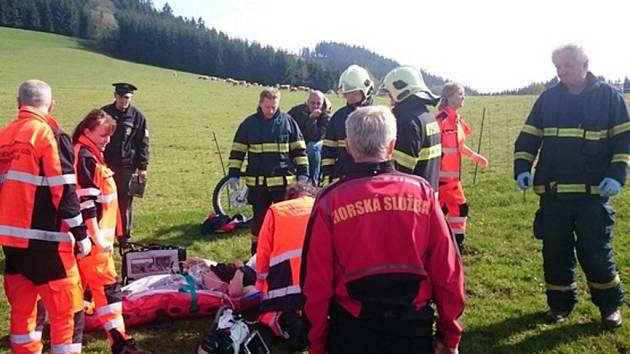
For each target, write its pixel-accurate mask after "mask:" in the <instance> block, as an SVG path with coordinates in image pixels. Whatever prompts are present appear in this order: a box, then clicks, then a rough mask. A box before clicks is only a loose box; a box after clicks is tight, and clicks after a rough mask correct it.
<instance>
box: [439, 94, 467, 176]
mask: <svg viewBox="0 0 630 354" xmlns="http://www.w3.org/2000/svg"><path fill="white" fill-rule="evenodd" d="M435 118H436V120H437V122H438V124H439V125H440V132H441V138H442V161H441V163H440V182H449V181H453V180H456V181H459V180H460V178H461V171H462V166H461V161H462V152H461V150H460V147H461V146H463V145H464V144H465V143H466V136H468V135H471V134H472V131H471V130H470V128H469V127H468V124H466V122H465V121H464V119H463V118H462V117H461V116H460V115H459V114H457V112H456V111H455V110H454V109H452V108H451V107H448V106H447V107H444V108H442V109H441V110H440V111H439V112H438V114H437V115H436V117H435Z"/></svg>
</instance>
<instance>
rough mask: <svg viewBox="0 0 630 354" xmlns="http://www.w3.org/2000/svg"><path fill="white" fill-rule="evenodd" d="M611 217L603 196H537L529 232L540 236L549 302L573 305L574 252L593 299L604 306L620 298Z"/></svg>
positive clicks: (552, 305)
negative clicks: (562, 197) (579, 197)
mask: <svg viewBox="0 0 630 354" xmlns="http://www.w3.org/2000/svg"><path fill="white" fill-rule="evenodd" d="M614 223H615V210H614V209H613V208H612V206H611V205H610V203H609V202H608V199H607V198H594V197H587V198H581V199H560V198H557V197H555V196H542V197H541V198H540V209H538V211H537V212H536V218H535V220H534V235H535V236H536V237H537V238H539V239H542V241H543V262H544V265H543V267H544V271H545V283H546V288H547V304H548V305H549V307H550V308H552V309H556V310H572V309H573V306H574V305H575V303H576V302H577V294H578V292H577V282H576V275H575V268H576V255H577V260H578V261H579V262H580V265H581V266H582V270H583V271H584V274H585V275H586V279H587V281H588V286H589V290H590V292H591V299H592V301H593V303H594V304H595V305H597V306H598V307H599V308H603V309H610V308H614V307H617V306H620V305H621V304H623V302H624V292H623V289H622V287H621V282H620V280H619V276H618V275H617V269H616V267H615V261H614V259H613V249H612V236H613V225H614Z"/></svg>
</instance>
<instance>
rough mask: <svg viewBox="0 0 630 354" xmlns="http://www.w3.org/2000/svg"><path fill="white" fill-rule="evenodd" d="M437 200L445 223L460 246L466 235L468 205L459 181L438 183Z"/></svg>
mask: <svg viewBox="0 0 630 354" xmlns="http://www.w3.org/2000/svg"><path fill="white" fill-rule="evenodd" d="M439 192H440V193H439V195H438V200H439V202H440V207H441V208H442V211H443V212H444V215H445V216H446V222H447V223H448V225H449V226H450V227H451V231H452V232H453V235H454V236H455V239H456V240H457V243H459V244H461V243H462V242H463V241H464V237H465V234H466V220H467V219H468V203H467V201H466V196H465V195H464V189H463V188H462V183H461V182H460V181H448V182H440V187H439Z"/></svg>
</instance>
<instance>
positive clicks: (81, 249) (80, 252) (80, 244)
mask: <svg viewBox="0 0 630 354" xmlns="http://www.w3.org/2000/svg"><path fill="white" fill-rule="evenodd" d="M76 247H77V258H83V257H86V256H87V255H88V254H90V251H91V250H92V241H90V238H89V237H86V238H84V239H83V240H81V241H77V243H76Z"/></svg>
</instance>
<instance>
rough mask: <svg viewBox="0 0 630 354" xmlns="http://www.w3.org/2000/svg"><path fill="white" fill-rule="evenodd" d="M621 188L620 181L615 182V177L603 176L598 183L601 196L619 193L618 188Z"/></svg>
mask: <svg viewBox="0 0 630 354" xmlns="http://www.w3.org/2000/svg"><path fill="white" fill-rule="evenodd" d="M620 188H621V183H619V182H617V180H616V179H614V178H610V177H604V179H603V180H602V181H601V182H600V183H599V189H600V190H601V193H600V194H599V195H601V196H602V197H612V196H613V195H617V194H619V189H620Z"/></svg>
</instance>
